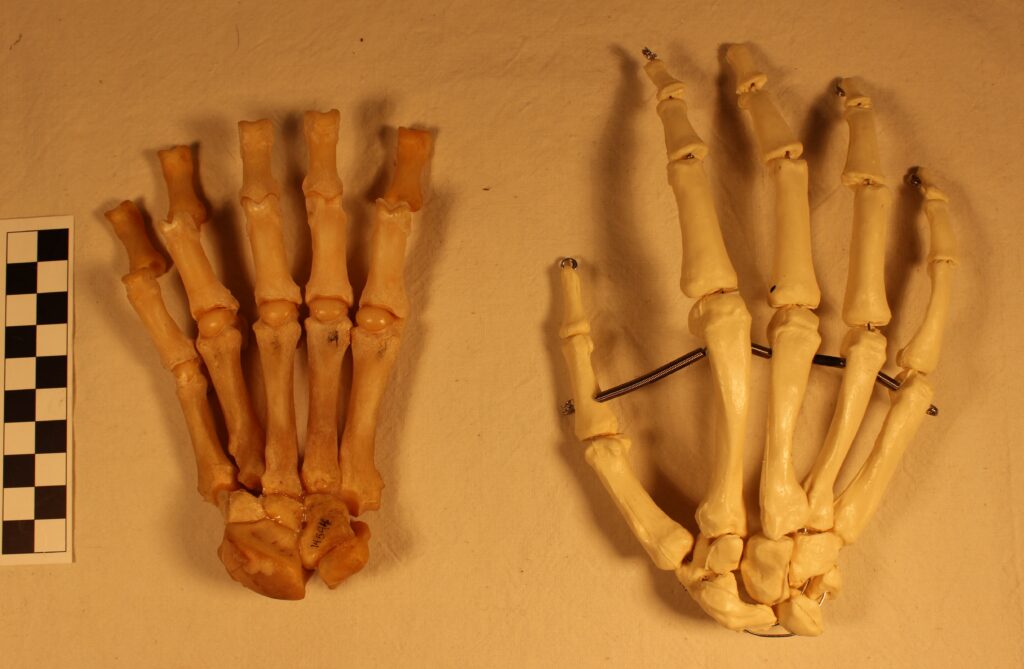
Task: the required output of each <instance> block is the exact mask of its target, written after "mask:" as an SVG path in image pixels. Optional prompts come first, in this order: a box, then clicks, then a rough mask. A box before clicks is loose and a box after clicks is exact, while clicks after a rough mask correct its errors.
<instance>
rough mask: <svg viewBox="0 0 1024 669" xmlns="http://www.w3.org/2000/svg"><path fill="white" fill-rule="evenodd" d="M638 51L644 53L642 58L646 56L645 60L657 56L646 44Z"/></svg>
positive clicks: (654, 58)
mask: <svg viewBox="0 0 1024 669" xmlns="http://www.w3.org/2000/svg"><path fill="white" fill-rule="evenodd" d="M640 53H642V54H643V55H644V58H646V59H647V60H656V59H657V58H658V54H656V53H654V52H653V51H651V50H650V48H649V47H646V46H645V47H644V48H643V50H641V51H640Z"/></svg>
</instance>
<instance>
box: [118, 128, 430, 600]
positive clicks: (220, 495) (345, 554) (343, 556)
mask: <svg viewBox="0 0 1024 669" xmlns="http://www.w3.org/2000/svg"><path fill="white" fill-rule="evenodd" d="M338 125H339V114H338V112H337V111H336V110H332V111H331V112H328V113H325V114H321V113H317V112H308V113H307V114H306V117H305V130H306V133H305V134H306V140H307V145H308V148H309V155H310V169H309V174H308V175H307V179H306V180H305V182H304V184H303V186H304V189H303V190H304V193H305V195H306V204H307V211H308V215H309V223H310V226H311V233H312V238H313V260H312V268H311V269H312V271H311V275H310V282H309V284H308V285H307V287H306V300H305V301H306V303H307V304H308V305H309V308H310V317H309V318H308V319H307V322H306V330H307V336H308V339H309V346H308V349H309V356H310V368H311V374H310V407H311V408H310V429H309V433H310V438H309V441H308V443H307V450H306V457H305V458H304V460H303V463H302V473H301V478H300V475H299V466H298V455H299V454H298V443H297V439H296V430H295V415H294V396H293V387H292V386H293V379H292V364H293V358H294V352H295V347H296V343H297V342H298V339H299V336H298V333H299V326H298V307H299V305H300V304H301V303H302V299H301V296H300V293H299V290H298V287H297V286H296V285H295V283H294V281H293V280H292V279H291V277H290V275H289V273H288V270H287V263H286V258H285V250H284V245H283V239H282V232H281V222H280V190H279V187H278V184H277V182H276V181H275V180H274V178H273V175H272V173H271V171H270V158H271V147H272V144H273V131H272V127H271V126H270V124H269V122H267V121H257V122H251V123H250V122H242V123H240V124H239V131H240V141H241V148H242V159H243V186H242V191H241V194H240V195H241V203H242V206H243V209H244V210H245V212H246V218H247V223H248V225H247V228H248V232H249V237H250V242H251V245H252V248H253V256H254V261H255V262H254V264H255V267H256V301H257V306H258V311H259V317H260V318H259V320H258V321H257V323H256V324H255V326H254V331H255V333H256V338H257V343H258V345H259V346H260V358H261V364H262V367H263V371H264V378H265V384H264V385H265V387H266V392H267V405H268V428H269V429H268V430H267V438H266V442H265V444H264V441H263V437H262V431H260V433H259V434H260V441H259V444H258V449H256V453H257V455H258V456H259V463H260V466H259V468H258V470H259V472H258V474H257V476H256V478H255V480H253V479H251V478H250V479H249V480H248V481H245V480H242V481H241V482H242V483H243V484H245V487H246V488H248V490H246V489H240V488H239V486H238V482H236V480H235V467H234V465H233V464H232V462H231V461H230V460H229V459H228V458H227V457H226V456H225V454H224V452H223V450H222V449H221V448H220V444H219V442H218V440H217V434H216V430H215V428H214V423H213V418H212V413H211V411H210V407H209V404H208V403H207V402H206V395H205V377H204V376H203V374H202V371H201V370H200V368H199V365H198V356H196V355H195V349H194V348H193V347H192V344H191V342H190V341H189V340H188V339H187V338H185V337H184V335H182V334H181V331H180V330H179V329H178V328H177V326H176V325H175V324H174V323H173V320H172V319H171V318H170V316H169V315H168V314H167V312H166V309H165V308H164V306H163V302H162V300H161V299H160V296H159V286H158V285H157V283H156V281H155V277H156V276H158V275H159V274H161V273H162V272H163V271H164V270H165V264H164V263H163V259H162V257H161V256H160V255H159V254H158V253H157V252H156V251H155V250H153V248H152V245H151V243H150V242H149V239H148V237H147V235H146V232H145V229H144V227H143V226H142V222H141V216H140V215H139V213H138V210H137V209H136V208H135V206H134V205H133V204H132V203H130V202H125V203H122V205H121V206H119V207H118V208H117V209H115V210H112V211H110V212H108V214H107V217H108V218H109V219H110V220H111V222H112V223H114V225H115V230H116V231H117V232H118V236H119V237H120V238H121V239H122V241H124V243H125V246H126V249H127V250H128V253H129V258H130V261H131V270H132V271H131V272H130V273H129V275H127V276H126V277H125V284H126V287H127V288H128V292H129V297H130V299H131V300H132V304H133V305H134V306H136V310H137V311H138V313H139V315H140V317H141V318H142V320H143V322H144V324H145V325H146V326H147V329H148V330H149V331H150V333H151V335H152V338H153V339H154V342H155V343H156V344H157V347H158V350H159V351H160V353H161V358H162V360H163V362H164V364H165V366H167V367H168V368H169V369H172V370H173V371H174V372H175V375H176V378H178V380H179V397H181V398H182V404H183V408H184V409H185V415H186V420H187V422H188V425H189V430H190V434H191V436H192V438H193V444H194V448H195V450H196V459H197V466H198V470H199V481H200V492H201V493H202V494H203V496H204V497H205V498H206V499H208V500H209V501H211V502H214V503H215V504H218V506H220V508H221V509H222V511H223V513H224V515H225V520H226V527H225V537H224V541H223V543H222V545H221V548H220V551H219V555H220V557H221V560H222V561H223V562H224V564H225V566H226V567H227V569H228V571H229V573H231V575H232V577H234V578H235V579H236V580H238V581H240V582H241V583H242V584H243V585H246V586H247V587H249V588H251V589H253V590H256V591H257V592H260V593H262V594H265V595H268V596H271V597H278V598H288V599H295V598H301V597H302V596H303V594H304V588H305V581H306V579H307V578H308V575H309V573H310V572H309V570H312V569H317V570H318V572H319V573H320V575H321V577H322V578H323V579H324V581H325V582H326V583H327V584H328V585H330V586H331V587H335V586H336V585H338V584H339V583H340V582H341V581H343V580H344V579H345V578H347V577H348V576H350V575H351V574H352V573H355V572H356V571H358V570H359V569H361V568H362V567H363V566H364V565H365V563H366V561H367V559H368V540H369V528H368V526H367V525H366V524H365V523H362V522H360V521H355V520H353V519H352V516H353V515H355V513H351V514H350V513H349V509H348V506H347V505H346V503H345V499H344V498H343V496H342V480H343V478H344V476H343V472H342V467H341V466H340V463H339V452H338V438H337V433H338V429H337V399H338V395H339V390H340V382H341V375H340V370H341V362H342V359H343V357H344V354H345V351H346V349H347V347H348V342H349V330H350V327H351V324H350V321H349V319H348V312H349V307H350V305H351V304H352V302H353V298H352V289H351V286H350V285H349V283H348V277H347V271H346V268H345V218H344V214H343V213H342V211H341V181H340V179H339V178H338V176H337V169H336V159H335V157H334V154H335V151H336V146H337V140H338ZM400 136H401V137H402V138H404V141H403V142H402V143H403V145H404V148H403V149H402V150H400V151H399V156H398V165H397V166H396V171H395V178H394V180H393V182H392V186H391V188H389V190H388V192H387V194H386V198H388V200H389V202H390V203H391V205H392V207H394V208H399V209H400V208H401V207H403V206H404V207H405V209H406V211H407V212H410V211H411V207H410V206H409V204H408V203H410V202H411V203H414V204H415V207H416V208H417V209H418V208H419V207H420V205H421V203H422V194H421V192H420V185H419V182H420V176H421V172H422V171H423V168H424V167H425V163H426V160H427V158H428V157H429V153H430V149H431V140H430V135H429V134H428V133H425V132H422V131H411V130H406V129H401V130H400ZM410 138H411V140H410ZM165 156H167V158H165ZM161 158H162V162H163V164H164V173H165V177H166V181H167V185H168V191H169V194H170V196H171V214H170V215H169V216H168V221H167V222H165V223H164V224H162V225H161V226H159V227H160V228H161V229H162V231H163V232H164V233H165V240H166V241H167V245H168V249H169V251H170V252H171V254H172V257H173V258H174V259H175V262H176V263H177V264H178V265H179V273H180V274H181V275H182V279H183V283H184V284H185V286H186V292H188V294H189V301H190V307H191V309H192V312H193V314H194V315H197V321H198V324H199V329H200V342H201V341H202V337H203V335H204V334H208V335H209V336H211V338H214V339H215V338H216V337H217V336H218V335H220V334H221V333H222V332H223V331H224V330H225V329H228V328H229V327H230V326H235V327H233V331H234V332H236V333H238V332H239V329H238V328H237V325H236V324H237V323H238V322H239V321H238V319H237V317H236V312H237V302H236V301H235V300H234V298H233V297H231V295H230V293H228V292H227V290H226V289H225V288H224V287H223V285H221V284H220V283H219V282H217V281H216V279H215V277H214V275H213V272H212V269H211V268H210V265H209V262H208V260H207V259H206V256H205V254H204V253H203V250H202V247H201V245H200V244H199V235H198V226H197V225H195V226H193V227H192V228H184V231H182V229H181V228H175V227H174V226H173V225H172V224H173V222H174V221H175V218H176V215H177V218H178V219H182V220H184V221H185V222H192V221H196V220H200V221H203V220H205V216H206V214H205V210H204V208H203V207H202V204H201V202H200V200H199V198H198V196H197V195H196V193H195V191H194V187H193V184H192V172H193V168H192V161H191V153H190V152H189V151H188V149H187V148H186V147H176V148H175V149H172V150H170V151H168V152H162V153H161ZM168 228H170V233H171V234H170V235H168V234H167V232H168ZM408 228H409V221H408V220H407V221H406V228H405V230H406V233H408ZM383 245H384V246H390V247H393V248H392V251H391V252H390V253H388V252H384V253H380V252H377V253H375V254H373V258H372V259H371V274H373V273H374V272H377V273H378V274H384V275H387V276H389V277H391V280H392V282H393V283H397V284H399V286H400V284H401V282H402V278H401V274H402V265H403V264H404V238H402V239H401V244H400V245H399V246H397V247H396V245H395V244H394V243H393V242H391V243H390V244H389V241H388V240H385V242H384V244H383ZM395 265H397V267H396V266H395ZM139 286H141V288H139ZM364 293H365V291H364ZM136 296H141V297H136ZM211 305H212V306H211ZM406 310H407V305H406ZM211 315H212V317H211ZM403 315H404V314H403ZM204 317H205V321H204ZM218 328H219V330H218ZM238 344H239V345H238V347H236V352H235V357H234V360H235V364H238V360H239V358H238V351H239V350H240V344H241V337H240V336H239V338H238ZM213 349H214V354H215V355H217V356H219V357H215V358H214V361H215V362H214V363H211V362H210V361H207V367H208V369H209V370H210V372H211V375H213V374H214V369H213V367H214V364H216V363H221V364H220V368H221V369H223V368H226V367H228V365H227V364H224V359H225V357H226V356H225V355H224V354H223V351H221V350H218V349H217V348H216V347H213ZM200 351H201V352H202V347H200ZM229 352H230V349H229ZM205 357H206V356H205V354H204V358H205ZM392 359H393V356H392ZM357 365H358V362H357ZM386 372H387V370H385V371H384V373H383V374H381V373H378V374H377V378H376V379H374V383H375V387H374V391H375V392H374V393H370V394H369V395H370V400H371V401H370V402H367V400H366V399H365V398H366V396H367V393H366V392H364V393H363V394H362V395H361V397H362V398H363V399H361V400H357V399H356V398H355V397H353V399H352V401H350V404H349V413H350V414H356V415H360V414H362V415H366V414H368V415H370V416H371V417H372V419H373V420H375V419H376V415H377V409H378V404H379V401H380V397H381V395H382V393H383V390H384V384H385V383H386ZM356 377H357V378H356V379H355V380H354V385H356V386H358V385H359V379H358V373H357V374H356ZM237 378H238V380H239V382H238V383H236V384H233V385H232V384H229V385H227V386H225V388H226V392H228V393H236V392H240V393H246V392H247V391H246V387H245V383H244V379H242V377H241V372H240V365H239V371H238V375H237ZM215 381H216V377H215ZM363 383H364V385H365V381H364V382H363ZM183 385H184V386H185V387H186V388H187V389H190V390H191V392H190V393H188V394H186V395H183V393H182V387H183ZM215 385H216V384H215ZM194 388H200V391H201V392H196V391H195V390H194ZM217 390H218V393H220V390H221V388H220V386H217ZM355 394H356V393H355V391H353V395H355ZM242 396H243V397H245V404H246V405H247V406H248V407H249V410H250V411H251V404H250V403H249V402H248V398H247V395H242ZM233 397H234V398H237V397H238V395H237V394H236V395H233V396H229V397H221V396H220V395H218V399H219V400H220V403H221V404H222V405H224V404H225V402H231V401H232V398H233ZM186 400H187V404H186ZM360 401H361V402H363V403H365V404H369V406H366V407H355V408H353V406H352V405H353V404H355V403H358V402H360ZM236 405H238V403H237V402H236ZM227 413H228V408H227V407H225V418H226V421H225V422H226V423H227V425H228V428H229V432H230V428H231V421H230V417H229V416H228V415H227ZM364 422H366V420H365V419H364ZM256 426H257V429H258V424H256ZM364 433H368V434H369V440H370V444H369V447H368V450H369V458H370V466H371V467H372V440H373V426H370V428H369V429H368V430H367V429H366V428H365V426H364ZM264 446H265V452H266V462H267V466H266V468H265V470H264V468H263V455H264ZM233 455H235V458H236V460H238V455H237V454H233ZM240 464H241V462H240ZM254 471H255V470H254ZM239 478H241V477H239ZM261 492H262V495H261V496H259V497H257V496H256V495H259V494H260V493H261ZM361 510H362V509H360V511H361Z"/></svg>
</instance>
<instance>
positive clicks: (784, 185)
mask: <svg viewBox="0 0 1024 669" xmlns="http://www.w3.org/2000/svg"><path fill="white" fill-rule="evenodd" d="M768 172H769V173H770V174H771V175H772V180H773V181H774V182H775V221H776V229H775V253H774V262H773V268H772V288H771V291H770V292H769V293H768V303H769V304H770V305H771V306H773V307H775V308H779V307H784V306H791V305H799V306H806V307H810V308H812V309H814V308H815V307H817V306H818V302H820V301H821V290H820V289H819V288H818V281H817V279H816V278H815V276H814V265H813V263H812V262H811V212H810V206H809V205H808V202H807V162H806V161H803V160H788V159H785V158H783V159H779V160H772V161H771V162H769V163H768Z"/></svg>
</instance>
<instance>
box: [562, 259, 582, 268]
mask: <svg viewBox="0 0 1024 669" xmlns="http://www.w3.org/2000/svg"><path fill="white" fill-rule="evenodd" d="M558 266H559V267H560V268H562V269H565V268H566V266H569V267H572V268H573V269H576V268H577V267H579V266H580V265H579V263H578V262H576V258H570V257H569V256H566V257H564V258H562V259H561V260H559V261H558Z"/></svg>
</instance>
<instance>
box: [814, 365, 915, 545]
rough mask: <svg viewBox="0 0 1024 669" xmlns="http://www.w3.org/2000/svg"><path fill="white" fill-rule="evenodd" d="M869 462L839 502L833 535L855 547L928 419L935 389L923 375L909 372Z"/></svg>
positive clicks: (862, 467)
mask: <svg viewBox="0 0 1024 669" xmlns="http://www.w3.org/2000/svg"><path fill="white" fill-rule="evenodd" d="M901 380H902V386H901V387H900V389H899V391H897V392H894V393H892V396H893V400H892V408H891V409H889V413H888V414H887V415H886V417H885V423H884V424H883V425H882V430H881V432H880V433H879V435H878V439H877V440H876V441H875V446H874V448H873V449H872V450H871V453H870V455H868V457H867V460H865V461H864V464H863V465H862V466H861V468H860V471H858V472H857V475H856V477H855V478H854V479H853V481H852V482H851V483H850V485H849V487H847V488H846V490H845V491H844V492H843V493H842V495H840V496H839V499H838V500H836V510H835V527H834V528H833V532H835V533H836V534H837V535H839V537H840V538H842V540H843V541H844V542H845V543H847V544H852V543H853V542H854V541H856V540H857V537H859V536H860V534H861V532H862V531H863V530H864V528H865V526H867V524H868V521H869V520H871V516H873V515H874V513H875V511H876V510H877V509H878V505H879V504H880V503H881V501H882V496H883V495H884V494H885V490H886V488H887V487H888V485H889V481H890V480H892V476H893V474H894V473H895V471H896V467H897V465H898V464H899V462H900V459H901V458H902V457H903V452H904V451H905V450H906V448H907V445H908V444H909V443H910V440H911V439H912V438H913V437H914V434H915V433H916V432H917V428H918V427H919V426H920V425H921V421H922V420H924V417H925V410H926V409H927V408H928V406H929V404H930V403H931V400H932V394H933V393H932V388H931V386H930V385H929V384H928V381H927V380H926V379H925V378H924V376H922V375H921V374H918V373H915V372H909V373H907V374H906V375H905V376H904V378H902V379H901Z"/></svg>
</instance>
